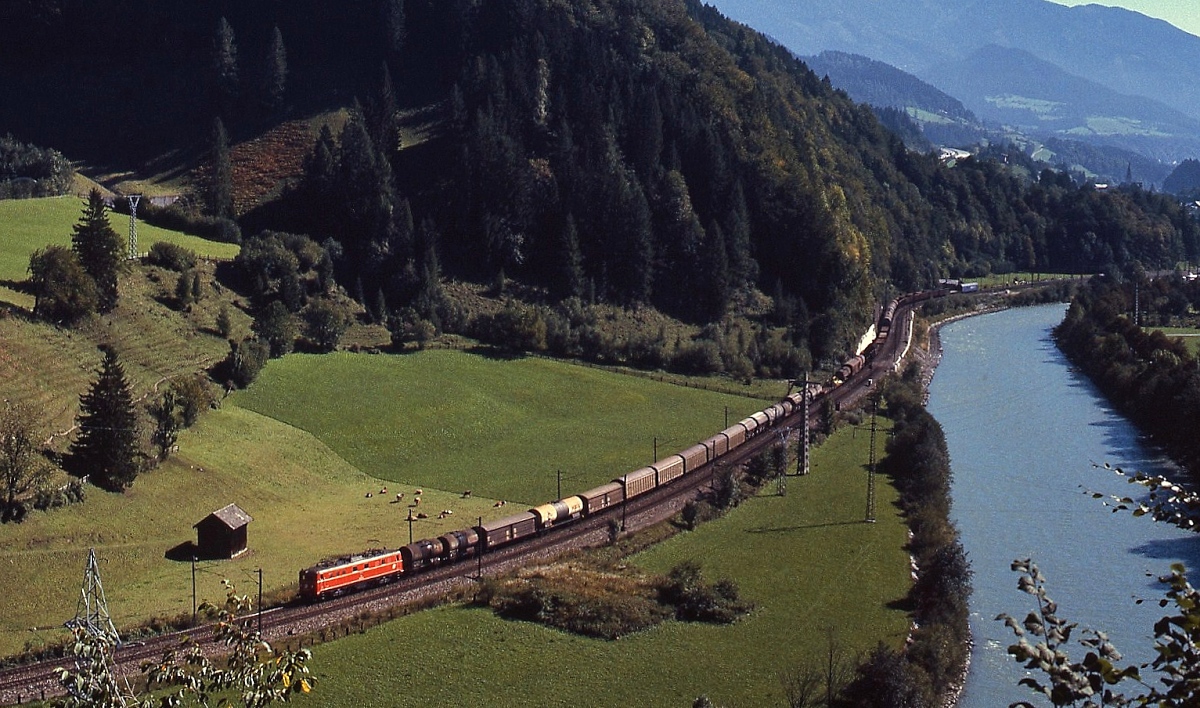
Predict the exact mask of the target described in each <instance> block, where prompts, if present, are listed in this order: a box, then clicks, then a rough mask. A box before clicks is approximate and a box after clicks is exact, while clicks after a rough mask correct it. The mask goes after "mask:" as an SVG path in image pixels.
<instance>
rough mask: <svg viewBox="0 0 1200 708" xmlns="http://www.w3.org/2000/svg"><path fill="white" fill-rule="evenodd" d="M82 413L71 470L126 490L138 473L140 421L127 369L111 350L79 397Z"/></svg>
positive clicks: (97, 482)
mask: <svg viewBox="0 0 1200 708" xmlns="http://www.w3.org/2000/svg"><path fill="white" fill-rule="evenodd" d="M79 410H80V412H79V415H78V416H77V417H76V419H75V421H76V424H77V425H78V426H79V437H78V438H76V439H75V442H74V443H72V445H71V457H72V467H74V469H75V470H77V471H78V473H80V474H85V475H89V476H90V478H91V480H92V482H93V483H94V484H95V485H96V486H99V487H103V488H104V489H108V490H110V491H113V492H120V491H124V490H125V489H127V488H128V487H129V486H130V485H132V484H133V480H134V479H135V478H137V474H138V455H139V452H140V451H139V450H138V442H137V440H138V429H137V423H138V421H137V411H136V409H135V408H134V406H133V394H132V392H131V391H130V388H129V381H128V379H126V378H125V369H124V367H123V366H121V362H120V360H119V359H118V357H117V352H116V350H115V349H113V348H112V347H104V361H103V362H102V363H101V365H100V371H99V373H98V376H97V379H96V381H95V382H93V383H92V387H91V389H89V390H88V392H87V393H85V394H83V395H82V396H80V397H79Z"/></svg>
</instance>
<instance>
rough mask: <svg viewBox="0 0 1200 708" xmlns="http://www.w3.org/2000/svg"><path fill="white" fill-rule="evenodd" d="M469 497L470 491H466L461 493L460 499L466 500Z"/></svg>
mask: <svg viewBox="0 0 1200 708" xmlns="http://www.w3.org/2000/svg"><path fill="white" fill-rule="evenodd" d="M469 496H471V490H470V489H468V490H467V491H465V492H463V495H462V498H463V499H466V498H467V497H469Z"/></svg>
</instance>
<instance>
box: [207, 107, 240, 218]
mask: <svg viewBox="0 0 1200 708" xmlns="http://www.w3.org/2000/svg"><path fill="white" fill-rule="evenodd" d="M209 170H210V171H209V176H208V185H207V190H206V191H207V197H208V209H209V212H210V213H211V214H212V215H213V216H219V217H222V218H225V219H232V218H233V217H234V211H233V157H232V155H231V154H230V152H229V134H228V133H226V132H225V124H224V123H223V122H221V119H220V118H216V119H214V120H213V132H212V143H211V146H210V149H209Z"/></svg>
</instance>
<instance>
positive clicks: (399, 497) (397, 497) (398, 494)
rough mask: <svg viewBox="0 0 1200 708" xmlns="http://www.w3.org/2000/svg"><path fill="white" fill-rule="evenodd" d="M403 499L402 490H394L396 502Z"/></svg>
mask: <svg viewBox="0 0 1200 708" xmlns="http://www.w3.org/2000/svg"><path fill="white" fill-rule="evenodd" d="M402 501H404V492H396V503H397V504H399V503H400V502H402Z"/></svg>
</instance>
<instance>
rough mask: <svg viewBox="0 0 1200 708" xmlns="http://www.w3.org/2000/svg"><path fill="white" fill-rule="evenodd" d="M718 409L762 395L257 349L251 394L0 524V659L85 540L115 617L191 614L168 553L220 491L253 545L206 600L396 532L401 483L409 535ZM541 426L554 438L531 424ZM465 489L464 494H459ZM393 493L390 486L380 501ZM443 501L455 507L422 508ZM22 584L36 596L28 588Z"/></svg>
mask: <svg viewBox="0 0 1200 708" xmlns="http://www.w3.org/2000/svg"><path fill="white" fill-rule="evenodd" d="M459 399H464V400H459ZM586 401H595V402H596V404H595V406H591V405H585V404H583V403H580V402H586ZM572 402H574V404H572ZM268 404H269V405H268ZM726 405H728V406H730V415H731V417H733V416H735V415H736V416H744V415H745V413H747V412H750V411H752V410H756V409H758V408H760V407H761V406H762V402H761V401H758V400H752V399H747V398H737V397H732V396H727V395H721V394H715V393H708V392H705V391H699V390H696V389H687V388H680V387H676V386H671V385H667V384H662V383H658V382H654V381H650V380H647V379H643V378H638V377H632V376H623V375H620V374H615V373H611V372H604V371H601V370H598V369H591V368H586V367H579V366H574V365H571V364H565V363H561V362H554V361H549V360H544V359H522V360H516V361H497V360H493V359H487V358H485V357H481V356H477V355H471V354H466V353H461V352H449V351H438V352H425V353H421V354H415V355H409V356H391V355H368V354H335V355H332V356H327V357H314V356H307V355H293V356H289V357H285V358H284V359H281V360H276V361H272V362H271V363H270V364H269V365H268V366H267V368H266V370H265V371H264V373H263V376H262V377H261V378H260V379H259V381H258V382H256V383H255V384H254V386H252V387H251V388H250V389H249V390H247V391H244V392H240V393H236V394H234V395H232V396H230V397H228V398H226V399H225V400H224V401H223V402H222V405H221V407H220V409H218V410H214V411H209V412H208V413H206V414H205V415H204V416H203V417H202V418H201V420H200V422H199V423H198V424H197V425H196V426H195V427H194V428H192V429H189V430H187V431H184V433H183V434H182V435H181V436H180V439H179V448H180V449H179V452H178V453H177V454H176V455H175V456H173V457H172V458H170V459H169V460H168V461H167V462H166V463H165V464H164V465H163V466H161V467H160V468H159V469H157V470H154V471H152V472H148V473H145V474H143V475H142V476H140V477H139V478H138V480H137V482H136V483H135V484H134V486H133V488H132V489H131V490H129V491H128V492H127V493H126V494H124V495H114V494H109V493H106V492H103V491H100V490H98V489H95V488H90V489H89V492H88V497H87V500H86V502H85V503H83V504H77V505H73V506H69V507H66V508H64V509H59V510H55V511H53V512H50V513H45V512H37V511H35V512H32V513H31V514H30V516H29V518H28V519H27V520H26V521H25V522H24V523H22V524H6V525H4V526H2V527H0V567H2V568H4V569H5V572H3V573H0V596H2V597H5V598H7V599H6V600H5V601H4V602H3V605H2V610H3V611H0V654H11V653H14V652H18V651H20V650H21V649H22V648H23V647H25V646H26V645H29V646H33V647H37V646H41V645H43V644H44V643H47V642H50V641H53V640H55V639H56V638H58V637H60V636H61V629H60V628H61V626H62V622H63V621H65V620H66V619H69V618H70V617H71V616H73V615H74V613H75V605H76V600H77V598H78V596H79V589H80V587H81V585H82V580H83V568H84V561H85V559H86V553H87V549H88V548H95V549H96V551H97V554H98V556H99V558H100V560H101V566H100V569H101V574H102V576H103V578H104V583H105V590H106V592H107V597H108V602H109V609H110V611H111V612H112V614H113V616H114V618H115V620H116V622H117V624H118V626H132V625H135V624H138V623H140V622H141V621H142V620H145V619H147V618H149V617H151V616H174V615H181V614H190V613H191V610H192V597H191V566H190V563H188V562H186V561H181V560H172V559H171V558H170V557H168V553H169V552H170V551H171V549H174V548H176V547H178V546H180V544H185V543H187V542H189V541H192V540H194V539H195V531H194V530H193V529H192V525H193V524H195V523H196V522H198V521H199V520H200V519H202V518H203V517H204V516H206V515H207V514H208V513H210V512H212V511H214V510H216V509H219V508H221V507H223V506H225V505H226V504H229V503H231V502H233V503H237V504H238V505H239V506H241V507H242V508H243V509H245V510H246V511H247V512H248V513H249V514H250V515H251V516H252V517H254V521H253V522H252V523H251V525H250V528H249V545H250V551H249V552H248V553H247V554H245V555H244V556H242V557H240V558H238V559H236V560H233V561H223V562H203V563H201V564H200V568H199V573H198V591H197V595H198V596H199V597H198V599H200V600H203V599H205V598H207V599H210V600H217V599H220V598H221V597H222V595H221V588H220V581H221V579H222V578H229V579H231V580H233V581H234V582H235V583H236V584H237V585H238V587H239V589H240V590H243V591H248V590H249V589H250V588H251V587H252V586H253V585H255V584H256V582H257V579H256V574H255V571H256V569H258V568H262V569H263V575H264V584H265V586H266V589H267V590H268V591H272V590H276V591H285V590H287V589H288V588H291V587H294V586H295V583H296V577H297V572H298V571H299V569H300V568H302V567H305V566H308V565H311V564H312V563H314V562H316V561H318V560H320V559H321V558H324V557H328V556H331V555H338V554H342V553H349V552H356V551H360V550H363V549H366V548H374V547H397V546H400V545H403V544H405V543H408V524H407V523H406V521H405V518H406V517H407V514H408V511H409V506H408V504H409V502H410V500H411V499H412V498H413V492H414V491H415V488H417V487H421V488H423V491H424V494H423V496H422V498H423V502H422V504H421V507H420V508H418V509H415V511H417V512H420V511H424V512H426V513H428V514H429V518H427V519H421V520H419V521H417V522H415V524H414V529H413V533H414V535H415V536H416V537H417V538H422V537H428V536H436V535H439V534H441V533H445V532H446V531H450V530H453V529H457V528H462V527H464V526H467V525H470V524H471V523H472V522H474V520H475V519H476V518H477V517H479V516H484V517H494V516H498V515H500V514H502V513H511V512H512V511H513V510H514V509H513V507H512V506H511V505H510V506H509V507H508V508H507V509H494V508H493V503H494V499H498V498H502V499H507V500H512V501H513V502H518V501H536V502H539V503H540V502H542V501H546V500H549V499H551V498H552V497H553V496H554V494H555V484H556V475H555V469H556V466H557V467H561V468H562V469H563V471H564V477H563V492H564V494H569V493H572V492H574V491H582V490H583V489H585V488H588V487H589V486H592V484H593V482H595V483H599V482H602V481H607V480H608V479H611V478H612V477H614V476H616V475H618V474H623V473H624V472H626V471H629V470H631V469H633V468H634V466H636V465H642V464H645V463H646V462H648V461H649V459H650V457H651V456H652V445H653V440H652V437H650V435H652V434H651V433H648V427H654V426H657V425H659V423H658V421H660V420H661V421H663V422H662V423H661V425H662V426H663V427H662V436H663V438H662V439H660V447H659V451H660V453H661V454H666V453H667V452H668V451H670V450H673V449H681V448H682V447H684V446H686V445H690V444H691V443H692V442H694V441H696V440H699V439H701V438H703V437H706V436H708V435H710V434H712V433H713V432H716V431H717V430H718V429H720V426H721V423H722V422H723V415H724V406H726ZM272 406H277V407H278V408H279V411H294V412H296V414H295V416H294V417H295V418H296V420H294V421H293V420H282V418H288V416H284V415H282V414H280V413H279V411H275V410H273V409H272ZM256 408H257V409H261V411H263V412H256V411H255V410H254V409H256ZM664 410H665V411H668V414H666V415H664V414H663V411H664ZM264 413H265V414H264ZM339 416H340V417H339ZM631 421H635V422H636V421H649V422H648V423H647V426H648V427H646V426H642V425H638V424H631ZM535 429H536V430H535ZM544 429H550V430H552V431H553V435H540V434H538V430H544ZM514 431H515V432H514ZM513 435H515V436H517V439H515V440H513V439H509V438H510V437H512V436H513ZM406 439H407V440H409V441H410V442H409V443H407V444H405V445H403V446H400V447H399V448H398V446H397V444H396V441H397V440H406ZM685 441H686V442H685ZM397 460H402V461H403V464H400V465H397V464H396V461H397ZM384 487H387V488H388V492H387V493H386V494H381V493H380V492H381V490H382V489H383V488H384ZM467 488H471V489H473V492H474V494H473V495H472V497H471V498H469V499H463V498H462V495H461V492H462V491H463V490H464V489H467ZM401 491H403V492H405V493H406V499H405V501H404V502H402V503H396V502H395V494H396V493H397V492H401ZM368 494H369V495H370V496H368ZM443 509H450V510H452V511H453V512H454V514H453V515H452V516H449V517H448V518H446V519H444V520H438V519H437V512H439V511H441V510H443ZM173 555H175V556H178V552H176V553H175V554H173ZM31 586H36V587H38V588H39V591H38V592H36V593H30V592H28V588H29V587H31Z"/></svg>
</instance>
